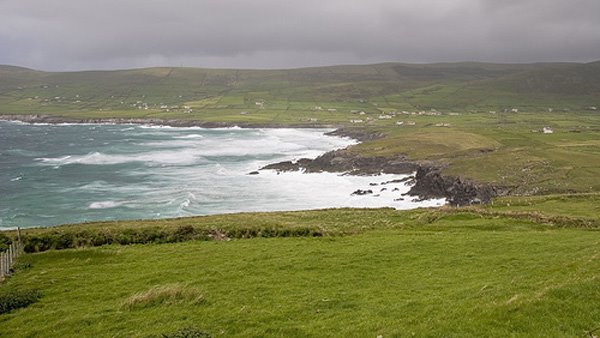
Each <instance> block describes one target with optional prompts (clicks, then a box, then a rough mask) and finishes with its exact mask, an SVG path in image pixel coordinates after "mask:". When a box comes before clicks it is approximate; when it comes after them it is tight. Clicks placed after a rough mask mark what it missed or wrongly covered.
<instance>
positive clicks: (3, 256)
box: [0, 228, 23, 281]
mask: <svg viewBox="0 0 600 338" xmlns="http://www.w3.org/2000/svg"><path fill="white" fill-rule="evenodd" d="M22 249H23V245H22V243H21V229H19V228H17V240H16V241H12V243H10V245H9V246H8V249H7V250H6V251H5V252H0V281H2V280H3V279H4V278H5V277H6V276H8V275H9V274H10V269H11V268H12V266H13V264H14V263H15V261H16V260H17V257H19V255H20V254H21V253H22Z"/></svg>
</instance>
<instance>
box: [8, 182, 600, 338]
mask: <svg viewBox="0 0 600 338" xmlns="http://www.w3.org/2000/svg"><path fill="white" fill-rule="evenodd" d="M598 198H599V197H598V195H590V194H584V195H577V194H573V195H568V196H562V195H556V196H545V197H512V198H503V199H497V200H495V201H494V204H493V205H488V206H480V207H465V208H458V209H456V208H442V209H419V210H411V211H396V210H393V209H375V210H362V209H331V210H321V211H301V212H275V213H247V214H232V215H216V216H207V217H194V218H181V219H172V220H156V221H128V222H115V223H91V224H81V225H69V226H61V227H56V228H52V229H48V228H46V229H43V228H40V229H28V230H26V231H24V232H25V234H24V236H25V237H28V236H38V237H40V238H42V237H43V236H45V234H49V233H53V232H63V233H67V232H77V231H80V230H82V229H88V230H89V231H90V232H92V233H93V232H94V231H107V230H108V229H111V230H112V231H115V232H119V231H122V232H124V231H126V230H133V229H135V230H136V231H137V230H140V231H141V230H142V229H145V228H147V227H149V228H155V227H163V228H165V229H167V228H173V229H176V228H178V227H180V226H182V225H184V224H185V225H189V226H192V227H193V228H194V229H198V230H199V229H210V230H211V231H213V230H215V229H218V230H219V236H217V237H216V238H214V239H218V240H205V239H209V238H206V237H198V238H195V239H199V240H194V239H192V240H185V239H182V241H178V242H177V243H162V244H160V243H154V242H152V243H148V244H144V245H141V244H133V245H119V244H117V243H116V242H114V243H112V244H110V245H103V246H100V247H79V248H75V249H65V250H49V251H45V252H41V253H33V254H28V255H24V256H21V257H20V258H19V264H21V265H23V266H28V268H27V269H19V270H18V271H17V272H16V273H15V274H14V275H13V276H12V277H11V278H9V279H8V280H7V281H6V282H5V284H4V285H2V286H1V287H0V288H1V289H2V290H5V291H7V292H8V291H11V290H17V289H23V290H24V289H39V290H40V291H41V292H43V295H44V297H42V298H41V299H39V302H37V303H35V304H33V305H30V306H29V307H27V308H24V309H20V310H16V311H12V312H10V313H5V314H3V315H0V327H2V334H1V335H5V336H8V337H25V336H36V335H38V336H39V335H43V336H48V337H53V336H56V337H76V336H81V335H86V336H97V337H112V336H128V337H148V336H154V337H160V336H161V335H163V336H168V337H188V336H191V337H196V336H194V335H193V334H210V335H211V336H213V337H219V336H240V337H242V336H243V337H247V336H261V337H274V336H315V337H323V336H331V337H334V336H378V335H382V336H383V337H389V336H405V335H414V336H461V337H463V336H472V337H476V336H481V335H482V334H483V335H486V336H496V337H499V336H513V337H532V336H538V337H548V336H551V337H558V336H560V337H581V336H584V335H585V334H586V332H589V331H590V330H593V329H594V328H595V327H597V326H598V325H600V310H599V309H598V307H597V306H596V304H598V302H600V283H599V280H600V273H599V271H600V238H599V237H598V231H599V229H600V227H599V222H600V214H598V213H593V212H591V211H590V210H589V208H590V207H592V208H594V207H597V204H596V203H595V201H596V200H597V199H598ZM559 203H562V205H563V208H554V207H553V205H555V204H559ZM508 204H510V205H511V206H512V205H515V206H516V209H514V210H512V209H509V208H510V207H509V206H507V205H508ZM538 205H539V207H537V206H538ZM569 205H570V207H569ZM569 210H571V211H573V212H571V211H569ZM577 210H580V211H581V212H577ZM238 227H239V229H240V231H242V230H241V229H256V230H257V232H256V233H255V234H256V236H246V238H242V236H240V237H229V236H227V235H226V234H227V233H228V231H229V230H231V229H235V228H238ZM273 228H276V229H279V233H283V232H281V230H282V229H286V228H287V229H290V230H291V229H305V228H311V229H312V228H315V229H317V228H318V229H320V231H321V234H322V236H319V237H314V236H312V235H310V234H304V235H303V236H301V237H285V238H284V237H277V238H275V237H274V235H269V236H259V235H258V234H260V233H262V232H260V231H258V229H273ZM198 230H194V231H198ZM242 232H244V233H247V231H246V230H244V231H242ZM215 234H216V233H215ZM357 318H360V320H357ZM200 337H204V336H202V335H200Z"/></svg>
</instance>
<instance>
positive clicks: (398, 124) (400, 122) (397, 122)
mask: <svg viewBox="0 0 600 338" xmlns="http://www.w3.org/2000/svg"><path fill="white" fill-rule="evenodd" d="M403 124H404V121H396V125H397V126H401V125H403Z"/></svg>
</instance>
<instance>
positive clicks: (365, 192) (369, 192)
mask: <svg viewBox="0 0 600 338" xmlns="http://www.w3.org/2000/svg"><path fill="white" fill-rule="evenodd" d="M372 193H373V190H370V189H369V190H361V189H358V190H356V191H355V192H353V193H352V195H358V196H362V195H368V194H372Z"/></svg>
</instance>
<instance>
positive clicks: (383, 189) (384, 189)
mask: <svg viewBox="0 0 600 338" xmlns="http://www.w3.org/2000/svg"><path fill="white" fill-rule="evenodd" d="M386 190H387V188H381V190H379V192H382V191H386Z"/></svg>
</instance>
